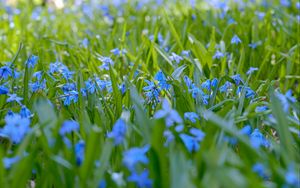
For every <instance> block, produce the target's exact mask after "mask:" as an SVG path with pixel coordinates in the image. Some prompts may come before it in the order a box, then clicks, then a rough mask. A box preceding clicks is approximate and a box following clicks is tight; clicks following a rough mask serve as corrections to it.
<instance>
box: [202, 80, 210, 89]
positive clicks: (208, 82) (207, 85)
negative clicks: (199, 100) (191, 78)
mask: <svg viewBox="0 0 300 188" xmlns="http://www.w3.org/2000/svg"><path fill="white" fill-rule="evenodd" d="M210 86H211V82H210V80H206V81H205V82H203V83H202V84H201V87H202V88H203V89H207V90H208V91H209V90H210Z"/></svg>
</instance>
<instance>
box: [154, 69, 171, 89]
mask: <svg viewBox="0 0 300 188" xmlns="http://www.w3.org/2000/svg"><path fill="white" fill-rule="evenodd" d="M154 78H155V80H157V81H158V85H159V86H160V87H161V89H166V90H168V89H170V87H171V86H170V84H168V83H167V80H166V77H165V75H164V73H163V72H162V71H158V72H157V74H156V75H155V77H154Z"/></svg>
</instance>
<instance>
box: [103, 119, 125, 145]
mask: <svg viewBox="0 0 300 188" xmlns="http://www.w3.org/2000/svg"><path fill="white" fill-rule="evenodd" d="M126 131H127V127H126V123H125V121H124V120H122V119H118V120H117V122H116V123H115V124H114V127H113V129H112V131H111V132H109V133H108V134H107V137H108V138H113V139H114V140H115V145H119V144H121V143H122V142H123V141H124V139H125V136H126Z"/></svg>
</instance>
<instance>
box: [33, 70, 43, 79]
mask: <svg viewBox="0 0 300 188" xmlns="http://www.w3.org/2000/svg"><path fill="white" fill-rule="evenodd" d="M42 74H43V73H42V71H37V72H35V73H33V75H32V77H34V78H37V80H41V79H42Z"/></svg>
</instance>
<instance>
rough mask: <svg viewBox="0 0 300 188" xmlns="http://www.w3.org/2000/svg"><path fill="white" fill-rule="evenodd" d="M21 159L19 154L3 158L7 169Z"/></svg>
mask: <svg viewBox="0 0 300 188" xmlns="http://www.w3.org/2000/svg"><path fill="white" fill-rule="evenodd" d="M19 160H20V157H19V156H16V157H5V158H3V159H2V161H3V164H4V168H5V169H10V168H11V166H12V165H13V164H15V163H17V162H18V161H19Z"/></svg>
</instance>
